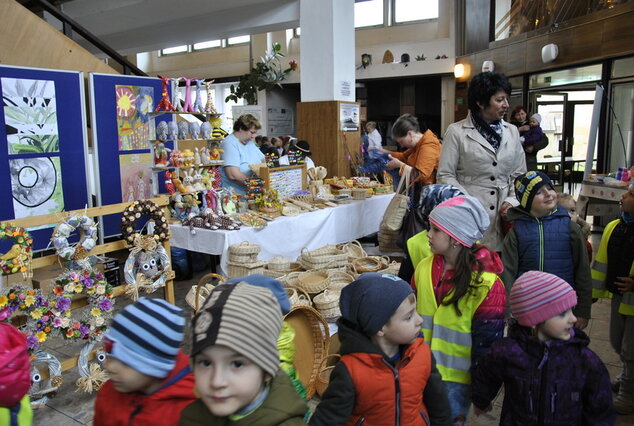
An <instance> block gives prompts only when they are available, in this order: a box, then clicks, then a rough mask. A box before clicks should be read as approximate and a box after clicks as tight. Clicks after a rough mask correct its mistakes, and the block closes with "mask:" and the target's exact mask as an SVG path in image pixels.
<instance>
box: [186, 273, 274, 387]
mask: <svg viewBox="0 0 634 426" xmlns="http://www.w3.org/2000/svg"><path fill="white" fill-rule="evenodd" d="M192 328H193V344H192V352H191V356H192V357H194V356H196V355H197V354H198V353H199V352H200V351H202V350H204V349H205V348H207V347H209V346H214V345H222V346H226V347H228V348H230V349H232V350H234V351H235V352H237V353H239V354H241V355H243V356H245V357H246V358H248V359H249V360H251V361H252V362H253V363H255V364H256V365H258V366H259V367H260V368H262V370H264V372H265V373H267V374H268V375H270V376H275V374H276V373H277V370H278V369H279V362H280V355H279V352H278V350H277V338H278V336H279V334H280V330H281V329H282V310H281V309H280V304H279V303H278V301H277V299H276V298H275V296H274V295H273V293H272V292H271V290H269V289H268V288H264V287H258V286H254V285H251V284H248V283H246V282H239V283H237V284H220V285H217V286H216V287H214V289H213V290H212V291H211V293H210V294H209V296H207V299H205V303H204V304H203V307H202V309H201V310H200V311H198V313H197V314H196V315H195V316H194V319H193V320H192Z"/></svg>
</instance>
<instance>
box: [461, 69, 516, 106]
mask: <svg viewBox="0 0 634 426" xmlns="http://www.w3.org/2000/svg"><path fill="white" fill-rule="evenodd" d="M500 90H502V91H504V92H506V94H507V95H510V94H511V83H509V80H508V79H507V78H506V76H505V75H504V74H500V73H499V72H489V71H487V72H481V73H480V74H476V75H474V76H473V78H472V79H471V82H470V83H469V90H468V92H467V96H468V98H469V110H470V111H471V113H472V114H479V113H480V106H479V105H478V103H480V104H481V105H482V106H483V107H484V108H486V107H488V106H489V101H490V100H491V96H493V95H495V94H496V93H497V92H499V91H500Z"/></svg>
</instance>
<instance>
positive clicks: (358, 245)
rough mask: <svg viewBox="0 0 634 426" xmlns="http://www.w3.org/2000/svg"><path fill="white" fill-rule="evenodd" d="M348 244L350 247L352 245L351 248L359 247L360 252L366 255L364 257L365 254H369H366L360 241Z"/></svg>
mask: <svg viewBox="0 0 634 426" xmlns="http://www.w3.org/2000/svg"><path fill="white" fill-rule="evenodd" d="M348 244H349V245H351V246H357V247H359V250H361V253H362V254H364V255H365V254H367V253H366V252H365V250H364V249H363V246H362V245H361V243H360V242H359V241H357V240H352V241H350V242H349V243H348Z"/></svg>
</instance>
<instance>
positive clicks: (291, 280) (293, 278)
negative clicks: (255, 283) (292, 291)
mask: <svg viewBox="0 0 634 426" xmlns="http://www.w3.org/2000/svg"><path fill="white" fill-rule="evenodd" d="M265 271H266V269H265ZM299 274H301V272H299V271H297V272H289V273H288V274H286V275H283V276H281V277H279V278H278V280H280V282H281V283H282V284H284V285H285V286H289V285H292V286H296V287H297V285H298V284H299V281H298V280H297V278H298V277H299Z"/></svg>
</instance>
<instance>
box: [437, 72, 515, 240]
mask: <svg viewBox="0 0 634 426" xmlns="http://www.w3.org/2000/svg"><path fill="white" fill-rule="evenodd" d="M510 93H511V85H510V83H509V81H508V80H507V78H506V77H505V76H504V75H503V74H500V73H496V72H483V73H480V74H477V75H476V76H474V77H473V79H471V83H470V84H469V91H468V97H469V115H468V116H467V118H465V119H464V120H462V121H458V122H456V123H454V124H452V125H450V126H449V128H448V129H447V133H446V134H445V138H444V140H443V144H442V151H441V153H440V165H439V167H438V175H437V178H438V181H439V182H440V183H444V184H448V185H453V186H455V187H457V188H458V189H460V190H461V191H462V192H463V193H464V194H466V195H471V196H473V197H476V198H477V199H478V200H479V201H480V202H481V203H482V205H483V206H484V208H485V209H486V211H487V212H488V213H489V218H490V222H491V225H490V226H489V229H488V231H487V232H486V233H485V234H484V238H483V240H482V243H483V244H485V245H487V246H488V247H489V248H491V249H493V250H495V251H498V252H499V251H501V250H502V241H503V240H504V236H503V234H502V223H501V217H500V215H503V216H505V215H506V211H507V210H508V208H509V207H511V206H514V205H517V204H518V202H517V199H516V198H515V192H514V187H513V182H514V181H515V178H516V177H517V176H519V175H521V174H523V173H525V172H526V160H525V159H524V151H523V149H522V145H521V144H520V141H519V133H518V131H517V127H515V126H514V125H512V124H510V123H507V122H506V121H504V120H503V117H504V115H505V114H506V112H507V110H508V107H509V103H508V97H509V94H510Z"/></svg>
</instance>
